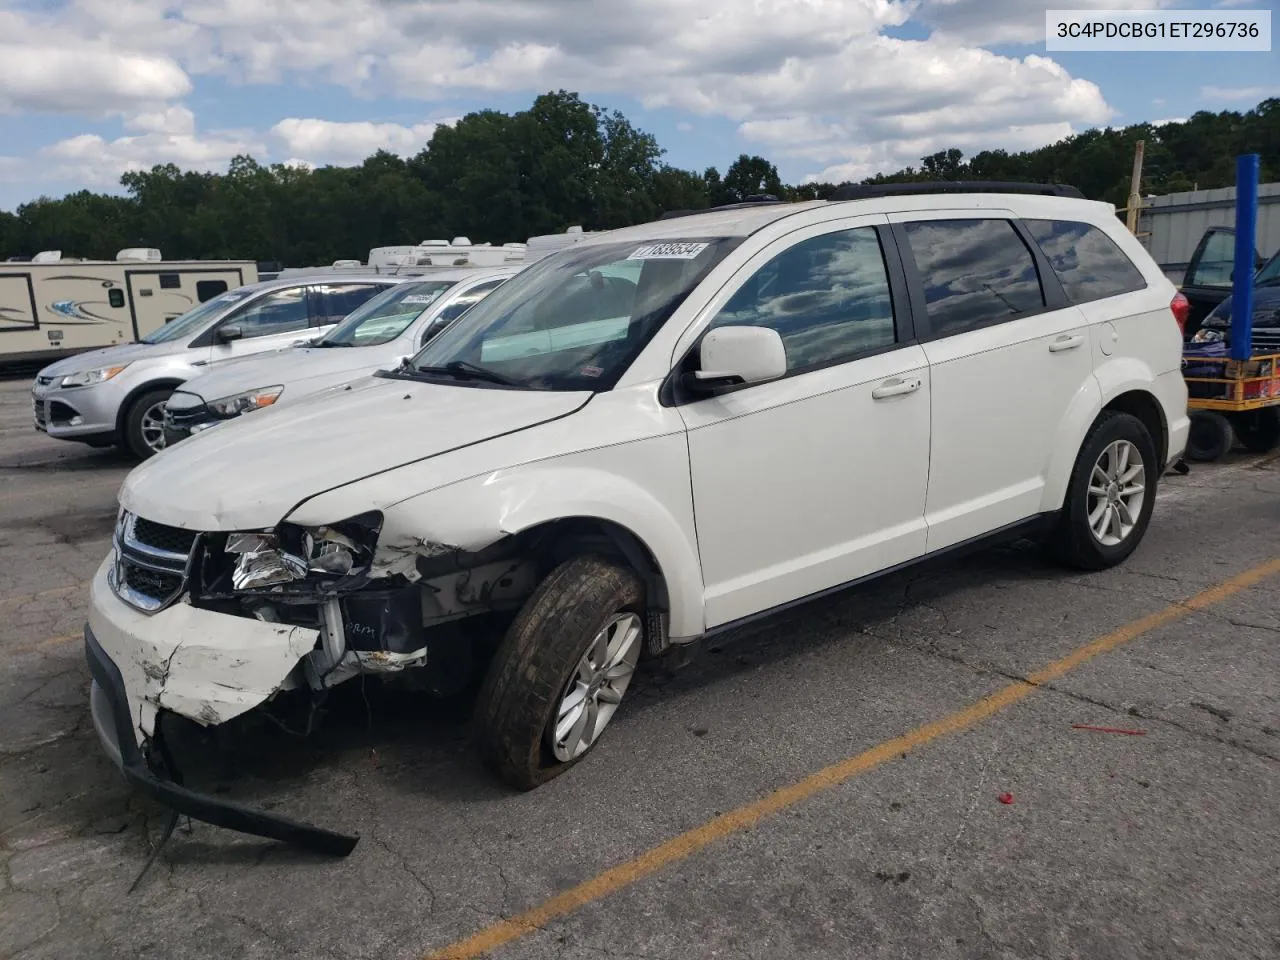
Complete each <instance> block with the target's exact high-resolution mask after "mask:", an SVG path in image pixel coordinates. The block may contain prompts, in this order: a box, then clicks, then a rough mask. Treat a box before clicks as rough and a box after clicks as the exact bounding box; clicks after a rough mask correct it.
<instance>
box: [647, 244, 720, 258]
mask: <svg viewBox="0 0 1280 960" xmlns="http://www.w3.org/2000/svg"><path fill="white" fill-rule="evenodd" d="M708 246H709V244H706V243H651V244H649V245H648V246H645V247H640V248H639V249H637V250H636V251H635V252H634V253H632V254H631V256H629V257H627V259H628V260H693V259H694V258H695V257H697V256H698V254H700V253H701V252H702V251H703V250H705V249H707V247H708Z"/></svg>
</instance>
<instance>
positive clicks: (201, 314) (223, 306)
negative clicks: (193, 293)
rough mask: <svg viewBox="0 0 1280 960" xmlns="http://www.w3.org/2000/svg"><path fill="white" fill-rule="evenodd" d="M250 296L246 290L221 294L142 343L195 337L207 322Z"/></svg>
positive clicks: (147, 337)
mask: <svg viewBox="0 0 1280 960" xmlns="http://www.w3.org/2000/svg"><path fill="white" fill-rule="evenodd" d="M248 296H249V293H248V291H245V290H228V291H227V292H226V293H220V294H218V296H216V297H214V298H213V299H212V300H206V301H205V302H204V303H202V304H200V306H198V307H194V308H192V309H191V310H188V311H187V312H186V313H184V314H182V315H181V316H179V317H175V318H174V319H172V320H170V321H169V322H168V323H166V324H165V325H164V326H163V327H161V328H160V329H158V330H152V331H151V332H150V333H149V334H147V335H146V336H145V337H143V338H142V343H168V342H169V341H170V340H180V339H182V338H183V337H185V336H187V335H188V334H191V335H195V334H196V333H198V332H199V331H200V328H201V327H203V326H204V325H205V322H206V321H208V320H212V319H213V318H214V317H216V316H218V315H219V314H221V313H223V312H225V311H226V310H229V309H230V308H231V306H232V305H233V304H236V303H239V302H240V301H241V300H244V299H245V298H246V297H248Z"/></svg>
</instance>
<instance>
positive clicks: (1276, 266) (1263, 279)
mask: <svg viewBox="0 0 1280 960" xmlns="http://www.w3.org/2000/svg"><path fill="white" fill-rule="evenodd" d="M1253 282H1254V285H1255V286H1259V287H1261V286H1273V285H1275V284H1280V253H1277V254H1276V255H1275V256H1274V257H1272V258H1271V259H1270V260H1268V261H1267V262H1266V263H1265V264H1263V267H1262V269H1261V270H1259V271H1258V275H1257V276H1256V277H1254V278H1253Z"/></svg>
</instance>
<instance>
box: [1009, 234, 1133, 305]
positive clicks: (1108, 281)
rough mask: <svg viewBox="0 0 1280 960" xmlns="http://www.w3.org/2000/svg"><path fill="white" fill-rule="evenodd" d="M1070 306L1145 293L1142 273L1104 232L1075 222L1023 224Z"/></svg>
mask: <svg viewBox="0 0 1280 960" xmlns="http://www.w3.org/2000/svg"><path fill="white" fill-rule="evenodd" d="M1023 222H1024V223H1025V224H1026V227H1027V230H1029V231H1030V232H1031V235H1032V236H1033V237H1035V240H1036V243H1038V244H1039V245H1040V249H1041V250H1043V251H1044V255H1045V256H1046V257H1048V258H1049V263H1050V264H1051V265H1052V266H1053V272H1054V273H1055V274H1057V276H1058V280H1059V281H1060V282H1061V283H1062V289H1063V290H1065V291H1066V294H1067V297H1068V298H1069V299H1070V300H1071V302H1072V303H1088V302H1089V301H1091V300H1101V299H1102V298H1103V297H1114V296H1117V295H1118V294H1121V293H1132V292H1133V291H1134V290H1144V289H1146V286H1147V281H1146V278H1145V277H1143V276H1142V272H1141V271H1140V270H1138V268H1137V267H1136V266H1134V265H1133V261H1132V260H1130V259H1129V258H1128V257H1127V256H1125V253H1124V251H1123V250H1121V249H1120V248H1119V247H1118V246H1117V245H1116V242H1115V241H1114V240H1112V239H1111V238H1110V237H1109V236H1107V234H1106V231H1104V230H1101V229H1100V228H1098V227H1095V226H1094V225H1093V224H1091V223H1079V222H1077V221H1075V220H1025V221H1023Z"/></svg>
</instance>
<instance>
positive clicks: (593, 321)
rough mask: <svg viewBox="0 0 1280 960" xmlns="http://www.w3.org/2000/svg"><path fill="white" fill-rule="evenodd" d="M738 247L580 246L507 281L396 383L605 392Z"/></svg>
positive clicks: (715, 241)
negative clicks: (442, 381) (418, 380)
mask: <svg viewBox="0 0 1280 960" xmlns="http://www.w3.org/2000/svg"><path fill="white" fill-rule="evenodd" d="M740 242H741V241H740V238H737V237H710V238H700V239H687V240H686V239H680V240H632V241H626V242H619V241H613V242H608V243H583V244H575V245H574V246H573V247H570V248H568V249H566V250H562V251H560V252H558V253H554V254H551V255H550V256H548V257H546V258H544V259H543V260H540V261H538V262H537V263H535V264H534V265H533V266H530V267H528V268H527V269H525V270H523V271H521V272H520V273H519V274H517V275H516V276H514V277H513V278H511V279H510V280H508V281H507V282H506V283H504V284H503V285H502V286H501V287H499V288H498V289H497V290H495V291H494V292H493V293H491V294H490V295H489V296H487V297H485V298H484V299H483V300H481V301H480V302H479V303H478V304H476V305H475V306H474V307H472V308H471V309H470V310H468V311H467V312H466V313H464V314H463V315H462V316H461V317H460V318H458V320H457V321H456V322H455V323H453V324H452V325H451V326H450V327H448V328H447V329H446V330H445V331H444V332H443V333H441V334H440V335H439V336H438V337H436V338H434V339H433V340H431V341H430V342H428V343H427V345H426V346H425V347H423V348H422V350H421V351H419V352H418V354H417V355H416V356H414V357H413V358H412V360H410V361H409V363H408V364H407V365H406V366H405V368H403V369H402V370H401V371H400V372H399V373H398V374H397V375H398V376H424V377H430V378H448V377H450V376H452V378H453V379H455V380H458V381H461V380H462V379H464V378H466V377H472V378H473V379H475V380H476V382H478V383H480V382H483V381H482V380H481V377H483V376H488V377H489V380H490V382H503V383H505V385H507V386H515V387H520V388H523V389H528V390H591V391H601V390H609V389H611V388H612V387H613V385H614V384H615V383H617V382H618V379H619V378H620V377H621V376H622V374H623V373H624V372H625V371H626V369H627V367H629V366H630V365H631V362H632V361H633V360H634V359H635V358H636V357H637V356H638V355H639V353H640V351H641V349H643V348H644V346H645V344H647V343H648V342H649V340H650V338H651V337H652V336H653V334H654V333H655V332H657V330H658V329H660V328H661V326H662V324H664V323H665V322H666V321H667V318H669V317H670V316H671V314H672V313H673V312H674V311H675V309H676V308H677V307H678V306H679V305H680V304H681V303H683V302H684V299H685V297H687V296H688V295H689V293H690V291H692V290H693V289H694V287H696V286H697V285H698V283H699V282H700V281H701V280H702V278H703V277H705V276H706V275H707V272H708V271H709V270H711V268H712V267H714V266H715V265H716V264H717V263H719V262H720V261H721V260H723V259H724V257H725V256H726V255H727V254H728V253H729V251H730V250H732V249H733V248H734V247H736V246H737V245H738V244H739V243H740ZM466 367H470V368H472V369H471V371H470V374H468V373H467V371H466V370H465V369H464V368H466ZM476 367H480V368H482V372H481V373H480V374H476V371H475V369H474V368H476Z"/></svg>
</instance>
